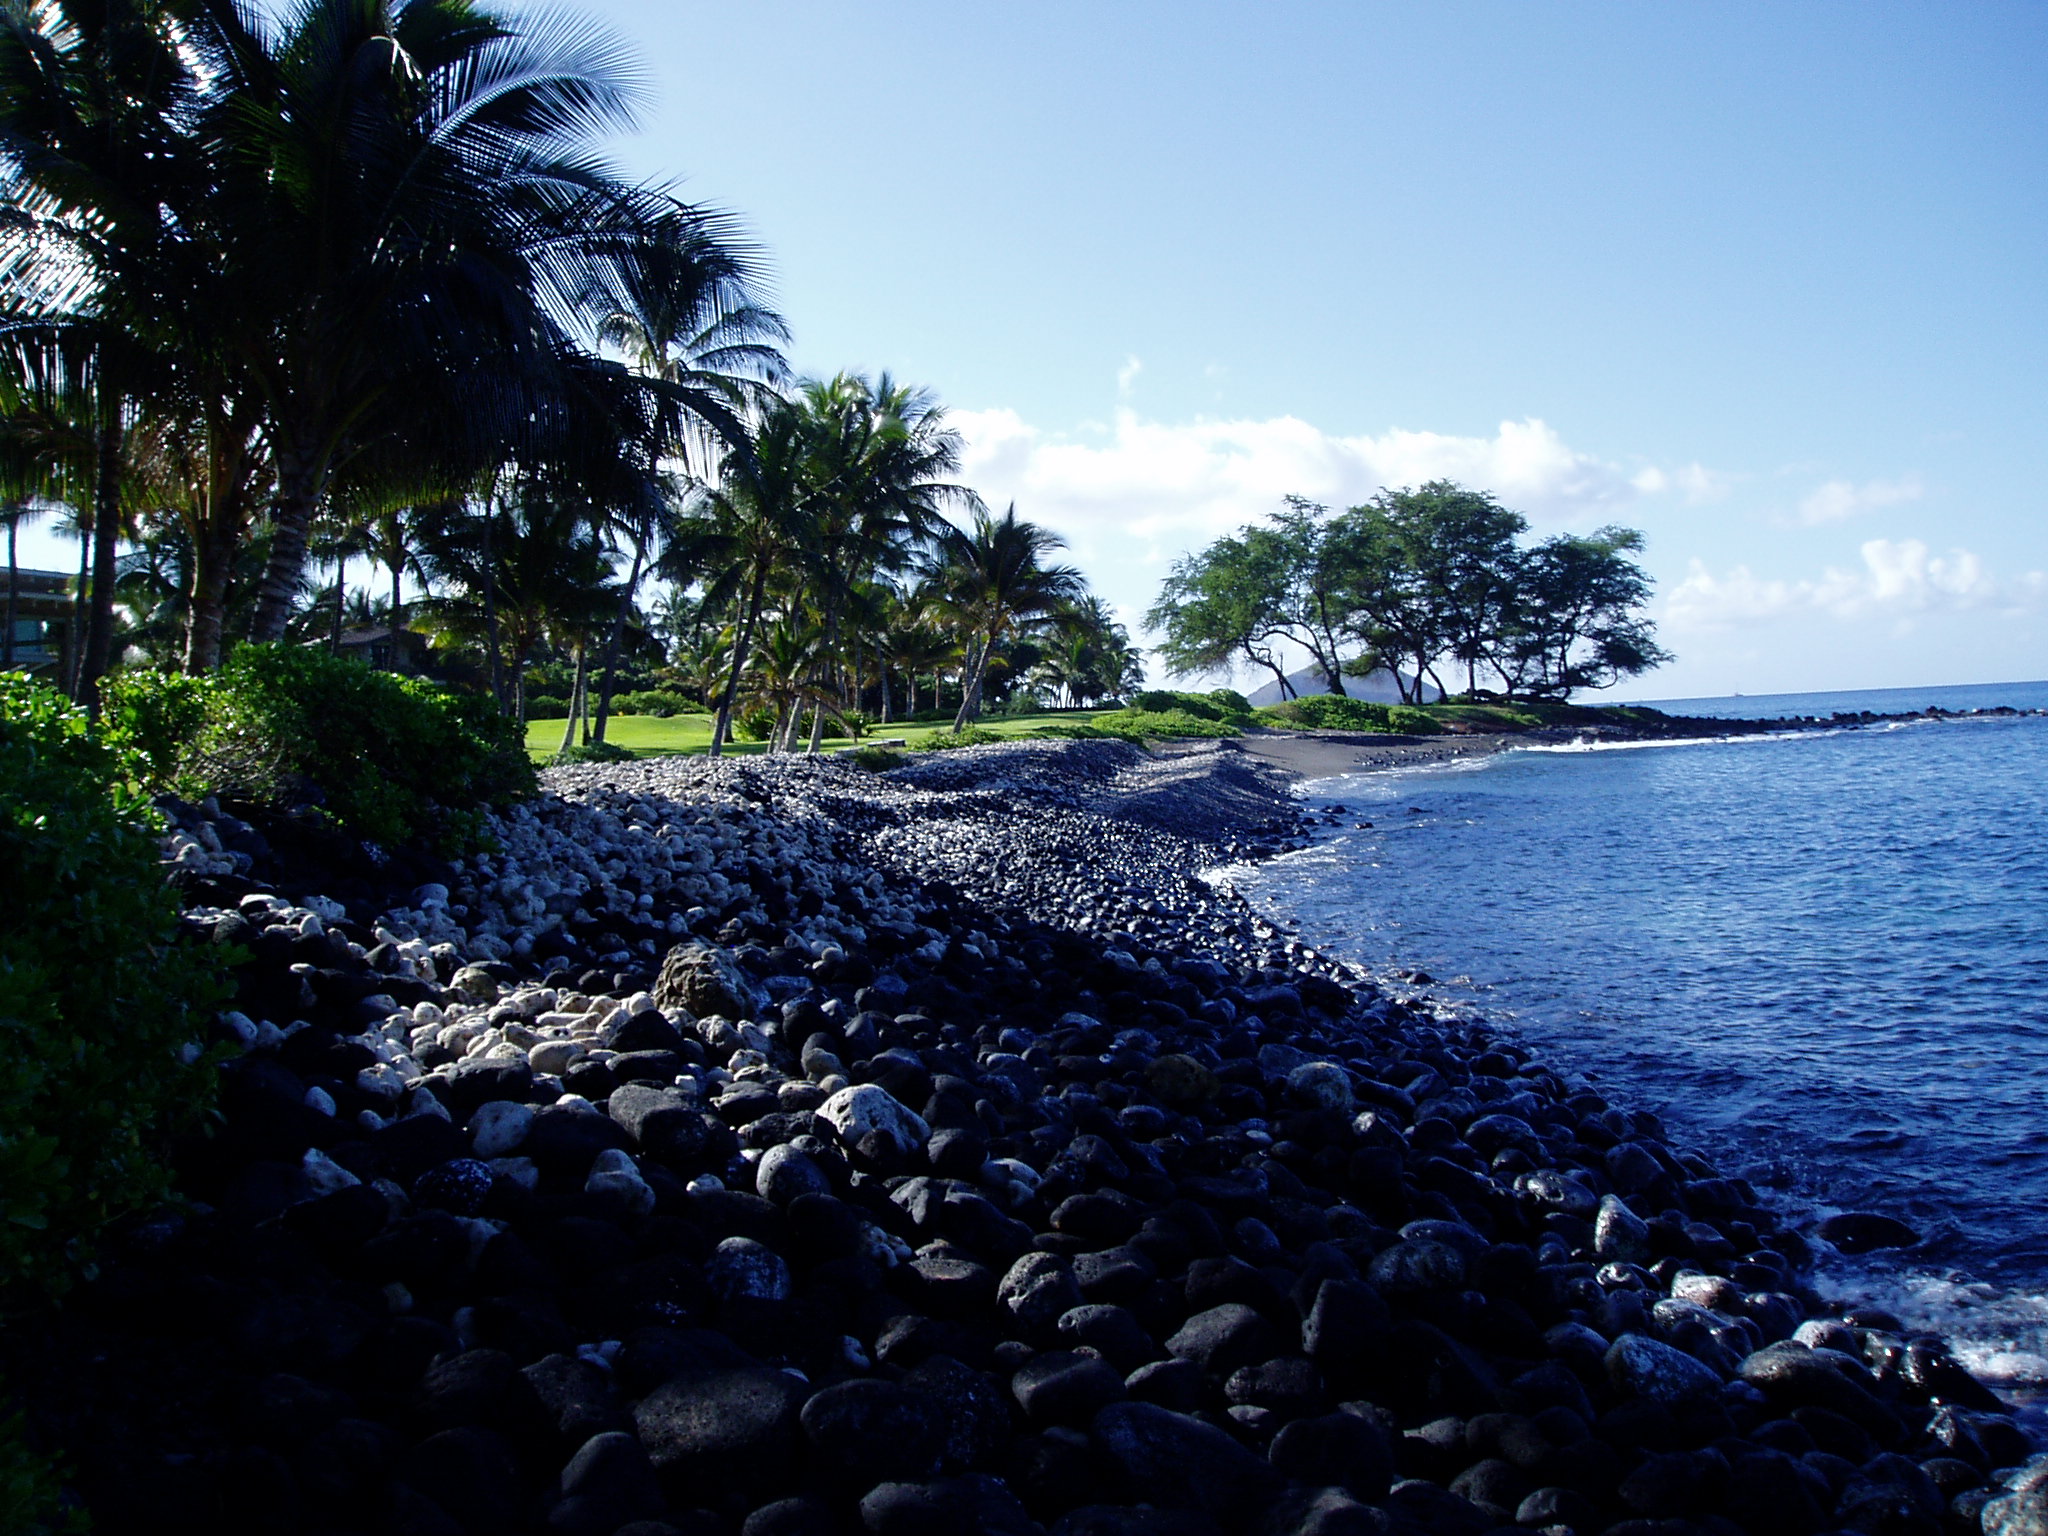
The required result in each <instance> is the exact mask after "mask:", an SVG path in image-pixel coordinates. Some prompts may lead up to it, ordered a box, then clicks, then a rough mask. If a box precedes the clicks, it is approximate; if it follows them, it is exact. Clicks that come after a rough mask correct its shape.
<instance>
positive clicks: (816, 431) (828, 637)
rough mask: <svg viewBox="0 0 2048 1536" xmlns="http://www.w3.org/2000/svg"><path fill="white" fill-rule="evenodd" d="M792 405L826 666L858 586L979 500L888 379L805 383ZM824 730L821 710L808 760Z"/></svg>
mask: <svg viewBox="0 0 2048 1536" xmlns="http://www.w3.org/2000/svg"><path fill="white" fill-rule="evenodd" d="M797 401H798V404H799V406H800V407H801V409H802V410H803V411H804V413H805V415H806V416H807V417H808V418H809V422H810V429H811V440H812V449H811V453H812V461H811V466H810V479H811V495H812V498H813V505H814V515H815V516H816V518H817V527H818V536H819V544H820V551H821V554H822V556H823V558H822V559H821V561H820V562H819V564H818V566H817V567H816V569H815V571H814V572H813V573H812V579H811V582H810V586H811V589H812V600H813V602H814V603H815V604H816V606H817V607H818V608H819V610H820V612H821V613H822V614H823V618H824V628H825V634H824V641H823V645H822V647H821V652H820V656H821V661H822V662H823V663H824V664H825V665H832V664H834V663H836V661H837V660H838V658H839V652H840V628H841V617H842V615H843V613H844V611H845V609H846V606H847V604H848V602H849V601H850V599H851V596H852V594H853V593H854V592H856V591H857V590H858V588H859V586H860V584H861V583H863V582H865V581H869V580H872V579H873V578H874V577H876V576H877V575H879V574H882V573H885V572H891V571H899V570H902V569H905V568H906V567H907V566H908V565H909V563H910V560H911V558H912V556H913V553H914V552H915V550H916V549H917V548H919V547H920V546H922V545H925V544H928V543H929V542H930V541H931V540H932V539H934V538H936V537H937V536H938V535H939V532H940V530H942V529H943V528H945V527H946V526H947V525H946V523H945V520H944V513H945V512H946V510H947V509H948V508H957V509H959V510H962V511H966V512H968V513H970V514H973V513H978V512H979V511H980V510H981V500H980V498H979V497H978V496H976V495H975V494H974V492H973V491H971V490H969V489H968V488H967V487H965V486H963V485H958V484H955V483H954V482H953V481H952V479H951V476H953V475H955V474H957V473H958V472H959V469H960V464H961V455H962V451H963V446H964V445H963V441H962V439H961V437H960V434H959V433H958V432H956V431H954V430H953V429H952V428H950V427H948V426H947V425H946V424H945V411H944V410H943V409H942V408H941V407H940V406H939V405H938V403H937V401H936V400H935V399H933V397H932V396H931V394H930V393H929V392H928V391H925V390H920V389H915V388H912V387H910V386H908V385H903V384H898V383H897V382H896V381H895V380H894V379H892V378H891V377H890V376H889V375H888V374H886V373H885V374H883V375H881V376H880V377H879V378H877V379H875V380H874V381H872V382H870V381H869V380H868V379H867V378H865V377H864V376H862V375H860V374H853V373H842V374H839V375H838V376H836V377H834V378H832V379H829V380H812V381H809V382H807V383H806V384H805V385H804V386H803V387H802V389H801V390H800V391H799V392H798V395H797ZM824 729H825V711H824V710H823V709H822V708H819V709H818V710H816V711H815V713H814V717H813V720H812V726H811V739H810V748H809V750H810V751H812V752H816V751H817V750H818V747H819V745H820V743H821V741H822V739H823V736H824Z"/></svg>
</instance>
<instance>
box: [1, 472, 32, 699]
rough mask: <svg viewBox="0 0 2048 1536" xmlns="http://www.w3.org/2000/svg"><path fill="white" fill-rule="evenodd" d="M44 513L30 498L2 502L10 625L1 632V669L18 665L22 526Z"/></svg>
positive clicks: (6, 669) (9, 668)
mask: <svg viewBox="0 0 2048 1536" xmlns="http://www.w3.org/2000/svg"><path fill="white" fill-rule="evenodd" d="M41 515H42V509H41V508H40V507H36V506H33V505H32V504H30V503H29V502H26V501H13V502H7V503H5V504H4V505H0V522H5V523H6V524H7V618H6V626H7V627H6V630H5V631H4V634H0V671H12V670H13V667H14V629H15V624H16V622H17V621H16V619H15V611H16V605H17V603H18V602H19V600H20V598H19V589H20V586H21V545H20V540H21V525H22V524H23V523H25V522H28V521H30V520H32V519H34V518H36V517H39V516H41Z"/></svg>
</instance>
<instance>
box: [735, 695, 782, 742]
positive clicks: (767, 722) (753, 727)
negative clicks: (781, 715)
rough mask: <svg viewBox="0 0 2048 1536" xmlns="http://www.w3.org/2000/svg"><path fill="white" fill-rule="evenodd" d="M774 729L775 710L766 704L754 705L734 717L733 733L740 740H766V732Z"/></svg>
mask: <svg viewBox="0 0 2048 1536" xmlns="http://www.w3.org/2000/svg"><path fill="white" fill-rule="evenodd" d="M774 729H775V711H774V710H772V709H770V708H769V707H768V706H767V705H766V704H760V705H756V706H755V707H754V708H752V709H750V710H748V711H746V712H745V713H744V714H742V715H740V716H738V717H737V718H735V719H734V721H733V723H732V733H733V735H735V736H737V737H739V738H740V740H742V741H766V740H767V739H768V733H769V732H771V731H773V730H774Z"/></svg>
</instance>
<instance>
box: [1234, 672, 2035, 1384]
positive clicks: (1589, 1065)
mask: <svg viewBox="0 0 2048 1536" xmlns="http://www.w3.org/2000/svg"><path fill="white" fill-rule="evenodd" d="M2000 704H2007V705H2011V706H2013V707H2015V708H2019V709H2043V708H2048V683H2022V684H2001V685H1993V686H1987V687H1981V688H1938V689H1925V690H1907V689H1899V690H1890V689H1887V690H1882V691H1877V692H1859V693H1839V694H1804V695H1779V696H1774V697H1768V698H1765V697H1758V698H1746V699H1745V698H1736V699H1716V700H1701V699H1693V700H1683V701H1673V702H1671V703H1669V704H1664V703H1660V705H1659V707H1662V708H1668V709H1669V710H1670V711H1671V712H1673V713H1686V714H1695V715H1706V714H1711V715H1715V716H1719V717H1721V718H1740V717H1752V718H1779V717H1789V716H1793V715H1806V716H1812V715H1820V716H1832V715H1833V714H1835V713H1837V712H1843V713H1854V712H1857V711H1862V710H1872V711H1877V712H1884V713H1891V712H1896V711H1900V710H1915V709H1922V708H1926V707H1928V706H1929V705H1938V706H1940V707H1942V708H1945V709H1972V708H1978V707H1989V706H1995V705H2000ZM2044 786H2048V718H2043V717H2040V716H2023V717H2020V718H1987V719H1969V720H1954V721H1920V722H1911V723H1889V724H1884V725H1879V726H1872V727H1866V728H1859V729H1847V730H1827V731H1814V732H1804V733H1796V734H1795V733H1788V734H1773V735H1768V736H1760V737H1739V738H1729V739H1726V740H1714V741H1704V742H1692V743H1656V744H1646V745H1627V746H1611V745H1604V744H1603V745H1600V746H1579V747H1537V748H1531V749H1524V750H1516V751H1510V752H1505V753H1502V754H1499V755H1497V756H1492V757H1485V758H1477V759H1465V760H1462V761H1459V762H1457V763H1454V764H1449V765H1438V766H1430V767H1423V768H1417V769H1413V770H1395V771H1391V772H1383V773H1373V774H1363V775H1357V776H1353V777H1347V778H1342V779H1325V780H1319V781H1315V782H1313V783H1311V784H1309V785H1307V786H1305V789H1304V794H1305V798H1306V799H1307V801H1308V803H1309V805H1310V806H1311V807H1314V808H1317V809H1324V810H1329V809H1331V808H1334V807H1340V806H1341V807H1342V808H1343V809H1342V813H1341V815H1339V817H1338V822H1339V824H1338V825H1337V826H1335V827H1332V828H1329V829H1328V830H1327V832H1326V834H1325V835H1323V836H1322V837H1321V838H1320V840H1318V841H1317V842H1316V843H1315V844H1314V845H1313V846H1311V847H1309V848H1306V849H1303V850H1301V851H1299V852H1297V853H1292V854H1289V855H1287V856H1285V857H1282V858H1280V859H1277V860H1274V861H1273V862H1271V863H1269V864H1266V865H1264V866H1261V867H1259V868H1257V869H1251V870H1238V871H1233V872H1232V876H1231V878H1232V880H1233V883H1235V884H1236V885H1237V887H1238V889H1239V890H1241V891H1242V892H1244V894H1246V895H1247V896H1248V897H1249V898H1251V899H1252V900H1253V901H1254V902H1255V903H1256V904H1258V905H1259V906H1260V907H1261V908H1262V909H1265V910H1267V911H1269V912H1274V913H1276V914H1277V915H1282V916H1286V917H1290V918H1292V919H1294V920H1295V921H1296V922H1298V924H1299V925H1300V931H1301V935H1302V938H1303V940H1304V941H1305V942H1307V943H1310V944H1312V945H1314V946H1315V947H1317V948H1319V949H1322V950H1325V951H1327V952H1330V953H1333V954H1337V955H1341V956H1343V957H1344V958H1346V959H1350V960H1353V961H1356V962H1358V963H1361V964H1363V965H1365V966H1367V967H1369V968H1370V969H1372V970H1374V971H1376V972H1380V973H1383V974H1384V973H1389V972H1422V973H1426V974H1427V975H1428V977H1429V978H1430V980H1429V981H1428V982H1427V983H1426V984H1416V985H1414V986H1412V987H1411V988H1410V990H1415V991H1420V992H1425V993H1428V994H1431V995H1433V996H1435V997H1437V998H1439V999H1442V1000H1444V1001H1446V1002H1448V1003H1451V1004H1454V1005H1456V1006H1457V1007H1458V1008H1460V1009H1461V1010H1462V1011H1465V1012H1468V1013H1474V1014H1478V1015H1481V1016H1484V1017H1486V1018H1488V1019H1491V1020H1494V1021H1496V1022H1501V1023H1511V1024H1512V1025H1513V1026H1514V1027H1515V1029H1516V1030H1517V1031H1518V1033H1519V1034H1520V1036H1521V1038H1522V1039H1523V1040H1524V1042H1525V1043H1527V1044H1528V1045H1529V1046H1530V1047H1531V1048H1532V1049H1534V1050H1536V1051H1538V1052H1539V1053H1540V1054H1541V1055H1542V1057H1543V1058H1544V1059H1546V1060H1547V1061H1548V1062H1549V1063H1550V1064H1552V1065H1553V1066H1556V1067H1558V1068H1560V1069H1561V1070H1565V1071H1576V1072H1579V1073H1583V1074H1584V1075H1585V1076H1586V1077H1587V1078H1588V1079H1590V1080H1591V1081H1592V1082H1593V1083H1594V1084H1595V1085H1596V1086H1597V1087H1598V1088H1600V1090H1601V1091H1603V1092H1605V1093H1608V1094H1610V1095H1611V1096H1613V1097H1614V1098H1615V1099H1616V1100H1617V1101H1619V1102H1621V1103H1624V1104H1627V1105H1629V1106H1631V1107H1635V1108H1647V1109H1651V1110H1653V1111H1655V1112H1656V1113H1657V1114H1659V1115H1660V1116H1662V1117H1663V1119H1664V1121H1665V1124H1666V1126H1667V1128H1668V1129H1669V1130H1670V1132H1671V1133H1672V1135H1673V1137H1674V1139H1675V1140H1676V1141H1677V1142H1678V1143H1679V1144H1680V1145H1688V1144H1689V1145H1692V1146H1695V1147H1697V1148H1698V1149H1699V1150H1701V1151H1702V1152H1704V1153H1706V1154H1707V1155H1709V1156H1710V1157H1712V1158H1714V1159H1715V1160H1716V1161H1717V1162H1719V1163H1720V1164H1721V1165H1722V1166H1723V1167H1724V1169H1726V1170H1727V1171H1730V1172H1733V1173H1738V1174H1741V1175H1742V1176H1744V1177H1746V1178H1748V1179H1750V1180H1751V1181H1752V1182H1754V1183H1755V1184H1757V1185H1758V1186H1759V1187H1760V1188H1762V1189H1763V1190H1765V1191H1766V1192H1767V1193H1768V1194H1769V1196H1770V1198H1771V1199H1772V1200H1773V1201H1774V1202H1775V1203H1777V1204H1778V1205H1779V1206H1780V1207H1781V1208H1782V1209H1784V1210H1786V1211H1787V1212H1788V1213H1789V1214H1791V1215H1792V1216H1794V1217H1795V1218H1799V1219H1802V1220H1804V1219H1809V1218H1814V1217H1818V1216H1820V1215H1825V1214H1826V1213H1828V1212H1830V1211H1834V1210H1851V1209H1853V1210H1873V1211H1882V1212H1886V1213H1889V1214H1892V1215H1895V1216H1898V1217H1900V1218H1902V1219H1903V1220H1905V1221H1907V1222H1909V1223H1910V1224H1912V1225H1913V1226H1914V1227H1915V1228H1916V1229H1917V1230H1918V1231H1920V1232H1921V1233H1922V1234H1923V1239H1924V1240H1923V1242H1922V1243H1921V1244H1920V1245H1919V1246H1918V1247H1917V1248H1915V1249H1913V1250H1910V1251H1907V1252H1904V1253H1890V1254H1877V1255H1870V1256H1867V1257H1865V1258H1863V1259H1860V1260H1854V1261H1852V1260H1848V1259H1843V1258H1830V1259H1829V1260H1828V1261H1827V1262H1826V1264H1825V1265H1824V1268H1823V1270H1822V1276H1821V1279H1822V1284H1823V1289H1825V1290H1828V1291H1830V1292H1832V1293H1833V1294H1836V1295H1840V1296H1843V1297H1845V1298H1855V1299H1863V1300H1869V1301H1873V1302H1876V1303H1877V1304H1880V1305H1884V1306H1888V1307H1889V1308H1891V1309H1892V1310H1894V1311H1896V1312H1899V1313H1900V1314H1901V1315H1902V1316H1903V1317H1904V1319H1905V1321H1907V1322H1908V1323H1909V1324H1910V1325H1913V1326H1924V1327H1930V1328H1939V1329H1941V1330H1942V1331H1944V1332H1946V1333H1948V1334H1949V1335H1950V1336H1951V1337H1952V1338H1953V1339H1954V1340H1955V1341H1956V1342H1957V1346H1958V1353H1959V1354H1960V1355H1961V1356H1962V1357H1963V1358H1964V1359H1965V1360H1966V1361H1967V1362H1968V1363H1969V1364H1971V1366H1972V1367H1973V1368H1974V1369H1976V1370H1978V1371H1979V1372H1980V1373H1981V1374H1983V1375H1985V1376H1986V1377H1987V1378H1988V1379H1991V1380H1993V1381H1995V1382H1997V1383H1998V1384H1999V1385H2001V1386H2002V1387H2005V1388H2007V1389H2008V1390H2015V1391H2018V1392H2020V1393H2021V1394H2022V1395H2025V1396H2029V1397H2039V1396H2041V1395H2043V1394H2048V1113H2044V1108H2043V1106H2044V1105H2048V800H2044ZM1359 823H1370V826H1369V827H1366V826H1361V825H1359Z"/></svg>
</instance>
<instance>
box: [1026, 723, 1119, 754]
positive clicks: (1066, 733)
mask: <svg viewBox="0 0 2048 1536" xmlns="http://www.w3.org/2000/svg"><path fill="white" fill-rule="evenodd" d="M1102 718H1106V717H1102ZM1031 734H1032V735H1033V736H1041V737H1052V738H1054V739H1056V740H1063V741H1128V742H1129V743H1130V744H1131V745H1132V746H1134V747H1142V746H1143V745H1145V736H1144V733H1143V732H1142V731H1133V730H1118V729H1115V728H1113V727H1112V728H1105V727H1104V726H1102V725H1100V724H1099V723H1091V724H1088V725H1042V726H1040V727H1039V728H1038V729H1037V730H1035V731H1033V732H1032V733H1031Z"/></svg>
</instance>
